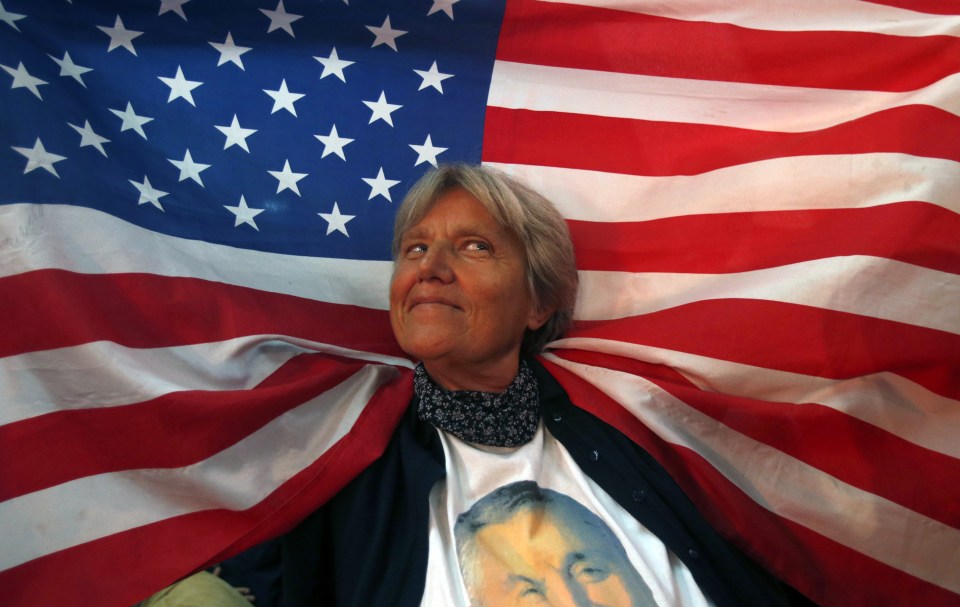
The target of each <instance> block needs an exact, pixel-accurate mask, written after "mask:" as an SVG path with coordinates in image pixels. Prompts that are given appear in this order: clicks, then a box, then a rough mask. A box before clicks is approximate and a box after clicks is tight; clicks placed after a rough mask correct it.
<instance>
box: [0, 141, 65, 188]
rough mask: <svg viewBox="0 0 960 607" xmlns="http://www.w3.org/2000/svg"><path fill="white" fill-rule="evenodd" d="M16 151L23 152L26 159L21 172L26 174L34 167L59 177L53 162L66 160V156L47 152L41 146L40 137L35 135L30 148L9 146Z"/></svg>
mask: <svg viewBox="0 0 960 607" xmlns="http://www.w3.org/2000/svg"><path fill="white" fill-rule="evenodd" d="M10 147H12V148H13V149H14V150H16V151H17V152H18V153H20V154H23V155H24V156H25V157H26V159H27V166H26V168H25V169H23V174H24V175H26V174H27V173H29V172H30V171H32V170H34V169H45V170H46V171H47V172H48V173H50V174H51V175H53V176H54V177H57V178H59V177H60V175H58V174H57V169H56V168H54V166H53V163H55V162H60V161H61V160H66V159H67V157H66V156H60V155H59V154H52V153H50V152H48V151H47V150H46V149H45V148H44V147H43V142H42V141H40V138H39V137H37V140H36V142H34V144H33V147H32V148H18V147H16V146H10Z"/></svg>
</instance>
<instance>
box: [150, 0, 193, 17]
mask: <svg viewBox="0 0 960 607" xmlns="http://www.w3.org/2000/svg"><path fill="white" fill-rule="evenodd" d="M187 2H190V0H160V12H159V13H157V16H159V15H162V14H164V13H169V12H171V11H173V12H174V13H176V14H178V15H180V18H181V19H183V20H184V21H186V20H187V16H186V15H185V14H184V13H183V5H184V4H186V3H187Z"/></svg>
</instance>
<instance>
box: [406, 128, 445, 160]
mask: <svg viewBox="0 0 960 607" xmlns="http://www.w3.org/2000/svg"><path fill="white" fill-rule="evenodd" d="M410 147H412V148H413V151H414V152H416V153H417V161H416V162H415V163H413V166H418V165H420V164H423V163H424V162H429V163H430V164H432V165H433V166H437V155H438V154H442V153H444V152H446V151H447V148H440V147H436V146H435V145H433V140H432V139H430V135H427V140H426V141H424V142H423V145H414V144H410Z"/></svg>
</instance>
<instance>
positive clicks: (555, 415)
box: [553, 413, 563, 422]
mask: <svg viewBox="0 0 960 607" xmlns="http://www.w3.org/2000/svg"><path fill="white" fill-rule="evenodd" d="M562 419H563V416H562V415H560V414H559V413H554V414H553V421H555V422H559V421H560V420H562Z"/></svg>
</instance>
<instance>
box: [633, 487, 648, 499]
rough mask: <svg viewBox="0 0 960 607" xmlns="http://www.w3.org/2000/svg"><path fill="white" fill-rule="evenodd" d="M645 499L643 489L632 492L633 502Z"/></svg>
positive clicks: (645, 495)
mask: <svg viewBox="0 0 960 607" xmlns="http://www.w3.org/2000/svg"><path fill="white" fill-rule="evenodd" d="M645 499H647V494H646V492H645V491H644V490H643V489H637V490H636V491H634V492H633V501H635V502H642V501H643V500H645Z"/></svg>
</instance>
